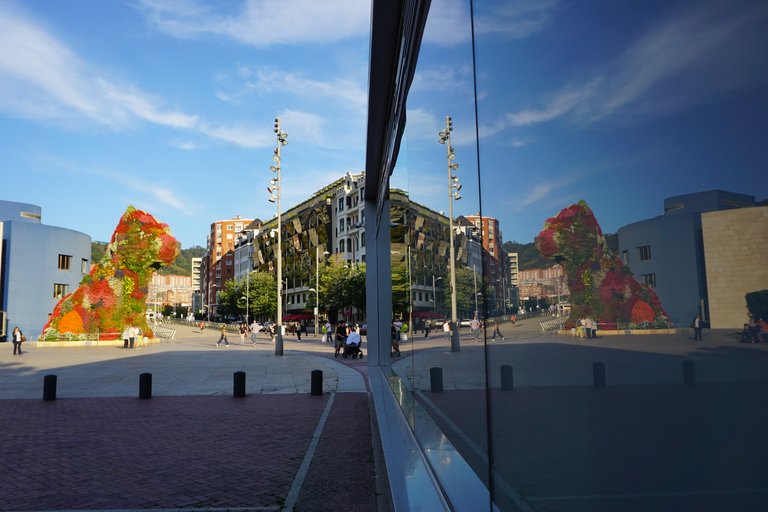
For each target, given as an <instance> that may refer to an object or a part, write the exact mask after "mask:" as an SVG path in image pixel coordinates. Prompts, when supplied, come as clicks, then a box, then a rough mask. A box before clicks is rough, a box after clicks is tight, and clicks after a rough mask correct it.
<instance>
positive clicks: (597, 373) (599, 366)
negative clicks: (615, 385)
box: [592, 363, 605, 388]
mask: <svg viewBox="0 0 768 512" xmlns="http://www.w3.org/2000/svg"><path fill="white" fill-rule="evenodd" d="M592 380H593V382H594V384H595V387H596V388H604V387H605V364H604V363H594V364H593V365H592Z"/></svg>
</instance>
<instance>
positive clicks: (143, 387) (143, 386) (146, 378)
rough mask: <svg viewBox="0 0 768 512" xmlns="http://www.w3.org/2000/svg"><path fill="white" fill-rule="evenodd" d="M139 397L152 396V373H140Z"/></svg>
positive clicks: (146, 397)
mask: <svg viewBox="0 0 768 512" xmlns="http://www.w3.org/2000/svg"><path fill="white" fill-rule="evenodd" d="M139 398H141V399H148V398H152V374H151V373H142V374H141V375H139Z"/></svg>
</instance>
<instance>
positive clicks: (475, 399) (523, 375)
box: [395, 326, 768, 512]
mask: <svg viewBox="0 0 768 512" xmlns="http://www.w3.org/2000/svg"><path fill="white" fill-rule="evenodd" d="M736 339H737V337H736V336H734V333H732V332H729V331H705V341H704V342H693V341H692V340H691V339H689V336H688V333H685V332H684V333H679V334H673V335H664V336H661V335H652V336H632V337H608V336H605V337H602V338H599V339H597V340H589V341H578V340H574V339H572V338H570V337H567V336H559V335H544V334H537V333H535V332H533V330H530V329H529V330H526V329H524V328H521V329H518V328H514V329H513V328H511V327H510V326H507V330H506V340H505V341H500V340H497V341H495V342H491V341H489V344H488V347H487V350H482V348H484V346H483V345H476V344H474V343H473V342H471V341H467V342H465V343H464V344H463V345H462V350H461V352H460V353H451V352H450V350H449V349H448V348H447V347H445V346H442V347H441V346H435V347H432V348H429V349H427V350H424V351H421V352H419V353H416V354H414V355H413V357H411V358H409V359H407V360H403V361H398V362H397V363H396V365H395V367H396V370H397V372H398V373H399V374H400V375H401V377H402V378H404V379H405V380H406V381H407V382H409V383H410V384H409V386H414V387H415V388H416V389H418V390H421V391H419V392H418V393H417V396H418V398H419V401H420V403H422V404H423V405H424V406H425V409H426V410H427V411H428V412H429V414H430V416H431V417H432V418H433V419H434V420H435V421H436V422H437V424H438V425H439V426H440V427H441V430H442V431H443V432H445V433H446V435H447V436H448V439H449V440H450V441H451V443H452V444H453V445H454V446H455V447H456V448H457V449H458V451H459V453H461V454H462V456H463V457H464V458H465V459H466V460H467V461H468V462H469V464H470V465H471V467H472V468H474V470H475V472H476V474H477V475H478V476H480V477H481V479H482V480H483V481H484V482H486V484H489V483H490V485H491V487H492V492H493V495H494V500H495V502H496V504H497V505H498V506H499V509H500V510H505V511H506V510H509V511H518V510H524V511H526V512H531V511H538V512H543V511H557V512H610V511H615V510H621V511H644V510H653V511H680V510H691V511H693V510H695V511H721V510H739V511H755V512H757V511H762V510H768V437H766V432H768V407H766V404H768V346H767V345H751V344H750V345H743V344H740V343H738V342H737V341H736ZM596 361H600V362H603V363H605V365H606V369H607V387H604V388H596V387H594V386H593V385H592V384H593V382H592V377H593V375H592V363H593V362H596ZM683 361H693V362H694V364H695V368H696V380H697V383H696V384H695V385H685V384H684V383H683V372H682V362H683ZM504 364H506V365H510V366H512V367H513V370H514V390H511V391H502V390H500V389H499V388H500V384H501V383H500V376H499V368H500V366H501V365H504ZM433 366H439V367H441V368H443V377H444V389H445V391H444V392H442V393H432V392H431V391H430V380H429V368H431V367H433ZM484 368H489V369H490V372H491V374H490V376H489V377H490V383H491V387H492V390H491V392H490V393H486V389H485V382H483V376H484V372H483V369H484ZM489 432H490V438H489ZM489 447H490V448H489ZM489 465H490V466H489ZM489 467H492V468H493V472H492V477H491V473H489Z"/></svg>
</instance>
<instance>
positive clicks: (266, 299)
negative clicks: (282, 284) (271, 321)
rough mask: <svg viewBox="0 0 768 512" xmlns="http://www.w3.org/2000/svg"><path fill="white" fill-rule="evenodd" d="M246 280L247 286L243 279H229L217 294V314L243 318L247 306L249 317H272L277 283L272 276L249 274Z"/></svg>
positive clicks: (269, 274)
mask: <svg viewBox="0 0 768 512" xmlns="http://www.w3.org/2000/svg"><path fill="white" fill-rule="evenodd" d="M248 279H249V281H248V283H247V284H246V281H245V279H243V280H241V281H235V280H234V279H230V280H228V281H226V282H225V283H224V289H223V290H222V291H221V293H220V294H219V303H218V312H219V314H221V315H224V316H242V317H245V308H246V305H247V306H248V308H249V309H250V313H249V316H250V317H254V316H270V317H274V315H275V314H276V312H277V281H276V280H275V276H274V274H271V273H269V272H251V274H250V275H249V276H248ZM246 293H247V296H248V299H247V300H246Z"/></svg>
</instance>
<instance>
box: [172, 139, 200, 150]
mask: <svg viewBox="0 0 768 512" xmlns="http://www.w3.org/2000/svg"><path fill="white" fill-rule="evenodd" d="M170 145H171V146H173V147H175V148H178V149H181V150H184V151H194V150H196V149H202V146H201V145H200V144H198V143H196V142H192V141H191V140H174V141H171V143H170Z"/></svg>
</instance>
